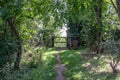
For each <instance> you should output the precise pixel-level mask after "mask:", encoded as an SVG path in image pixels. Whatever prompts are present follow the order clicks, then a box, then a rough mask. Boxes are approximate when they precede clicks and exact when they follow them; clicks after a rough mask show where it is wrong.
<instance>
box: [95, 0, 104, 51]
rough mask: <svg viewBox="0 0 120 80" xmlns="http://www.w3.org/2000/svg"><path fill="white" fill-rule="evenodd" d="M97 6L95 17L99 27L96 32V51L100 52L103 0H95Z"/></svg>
mask: <svg viewBox="0 0 120 80" xmlns="http://www.w3.org/2000/svg"><path fill="white" fill-rule="evenodd" d="M96 4H97V6H95V8H94V9H95V12H96V19H97V26H98V27H99V31H98V33H97V35H98V51H97V53H101V48H102V46H101V43H102V38H103V35H102V29H103V28H102V4H103V0H97V2H96Z"/></svg>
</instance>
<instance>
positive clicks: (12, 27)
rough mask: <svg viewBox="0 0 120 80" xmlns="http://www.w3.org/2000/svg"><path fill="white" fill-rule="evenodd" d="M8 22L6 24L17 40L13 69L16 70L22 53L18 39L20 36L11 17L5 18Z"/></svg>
mask: <svg viewBox="0 0 120 80" xmlns="http://www.w3.org/2000/svg"><path fill="white" fill-rule="evenodd" d="M7 22H8V25H9V26H10V28H11V31H12V32H13V33H14V35H15V37H16V40H17V51H18V52H17V56H16V61H15V64H14V69H15V70H18V69H19V67H20V61H21V55H22V41H21V39H20V36H19V33H18V32H17V30H16V28H15V25H14V21H12V19H11V18H9V19H8V20H7Z"/></svg>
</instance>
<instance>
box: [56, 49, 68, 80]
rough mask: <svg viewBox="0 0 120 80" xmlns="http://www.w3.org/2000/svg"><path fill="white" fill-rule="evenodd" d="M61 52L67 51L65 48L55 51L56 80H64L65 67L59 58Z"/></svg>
mask: <svg viewBox="0 0 120 80" xmlns="http://www.w3.org/2000/svg"><path fill="white" fill-rule="evenodd" d="M62 50H67V48H58V49H57V53H56V60H57V64H56V65H55V71H56V73H57V76H56V80H65V76H64V71H65V65H64V64H62V60H61V56H60V54H61V51H62Z"/></svg>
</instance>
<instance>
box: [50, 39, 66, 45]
mask: <svg viewBox="0 0 120 80" xmlns="http://www.w3.org/2000/svg"><path fill="white" fill-rule="evenodd" d="M52 47H67V37H52Z"/></svg>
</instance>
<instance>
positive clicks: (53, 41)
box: [52, 34, 55, 47]
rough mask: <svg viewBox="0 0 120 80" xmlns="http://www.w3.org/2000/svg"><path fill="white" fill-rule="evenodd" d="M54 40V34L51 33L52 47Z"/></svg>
mask: <svg viewBox="0 0 120 80" xmlns="http://www.w3.org/2000/svg"><path fill="white" fill-rule="evenodd" d="M54 40H55V35H54V34H52V47H54Z"/></svg>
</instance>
